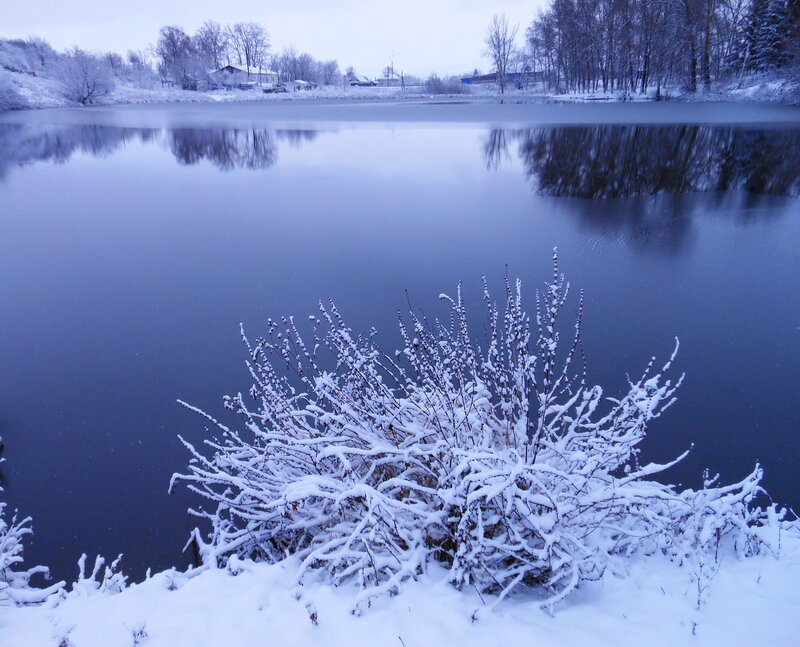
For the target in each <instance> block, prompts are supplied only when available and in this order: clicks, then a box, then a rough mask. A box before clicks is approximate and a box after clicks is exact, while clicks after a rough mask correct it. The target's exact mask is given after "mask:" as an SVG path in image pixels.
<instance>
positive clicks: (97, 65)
mask: <svg viewBox="0 0 800 647" xmlns="http://www.w3.org/2000/svg"><path fill="white" fill-rule="evenodd" d="M60 80H61V82H62V83H63V84H64V94H65V96H66V97H67V98H68V99H72V100H73V101H78V102H80V103H83V104H87V103H94V102H95V101H97V100H98V99H100V98H101V97H104V96H106V95H107V94H109V93H110V92H111V91H112V90H113V89H114V77H113V75H112V74H111V69H110V68H109V66H108V64H107V63H106V62H105V61H103V60H101V59H99V58H98V57H96V56H92V55H91V54H89V53H87V52H84V51H83V50H82V49H78V48H77V47H75V48H73V49H71V50H69V51H68V52H67V53H66V54H65V55H64V57H63V58H62V60H61V66H60Z"/></svg>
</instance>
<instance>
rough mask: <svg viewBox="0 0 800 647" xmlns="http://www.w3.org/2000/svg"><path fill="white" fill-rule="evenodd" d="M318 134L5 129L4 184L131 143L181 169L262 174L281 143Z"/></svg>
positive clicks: (0, 145)
mask: <svg viewBox="0 0 800 647" xmlns="http://www.w3.org/2000/svg"><path fill="white" fill-rule="evenodd" d="M316 136H317V132H316V131H313V130H277V131H270V130H266V129H263V128H250V129H231V128H179V129H171V130H161V129H154V128H119V127H114V126H94V125H84V126H68V127H62V128H37V127H35V126H29V125H20V124H0V179H3V178H4V177H5V176H6V175H7V173H8V171H9V169H10V168H13V167H19V166H27V165H29V164H33V163H35V162H44V161H50V162H55V163H64V162H67V161H69V159H70V158H71V157H72V156H73V155H75V154H76V153H85V154H89V155H92V156H93V157H99V156H105V155H110V154H112V153H114V152H115V151H117V150H118V149H120V148H123V147H124V146H125V145H126V144H127V143H128V142H134V141H138V142H144V143H155V144H158V145H160V146H162V147H163V148H165V149H166V150H168V151H170V152H171V153H172V154H173V155H174V157H175V159H176V160H177V161H178V163H179V164H182V165H185V166H191V165H195V164H198V163H200V162H202V161H208V162H210V163H211V164H213V165H214V166H215V167H216V168H218V169H220V170H221V171H231V170H234V169H252V170H263V169H267V168H270V167H271V166H273V165H274V164H275V163H276V162H277V160H278V142H280V141H285V142H286V143H288V144H289V145H290V146H291V147H292V148H298V147H299V146H301V145H302V144H304V143H307V142H310V141H313V140H314V139H315V138H316Z"/></svg>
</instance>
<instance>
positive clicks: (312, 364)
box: [173, 253, 777, 605]
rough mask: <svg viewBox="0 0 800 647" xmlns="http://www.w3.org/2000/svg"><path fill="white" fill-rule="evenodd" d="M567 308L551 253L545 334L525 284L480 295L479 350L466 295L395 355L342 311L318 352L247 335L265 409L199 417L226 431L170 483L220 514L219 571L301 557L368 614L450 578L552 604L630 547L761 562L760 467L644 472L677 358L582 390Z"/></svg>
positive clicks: (319, 330)
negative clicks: (672, 477) (726, 551)
mask: <svg viewBox="0 0 800 647" xmlns="http://www.w3.org/2000/svg"><path fill="white" fill-rule="evenodd" d="M567 293H568V284H567V283H566V282H565V279H564V277H563V275H560V274H559V272H558V263H557V255H556V254H555V253H554V276H553V279H552V282H550V283H547V284H546V285H545V288H544V290H543V291H542V292H541V293H538V294H537V298H536V313H535V317H534V319H533V321H531V318H530V316H529V315H528V314H527V313H526V312H525V310H524V309H523V306H522V297H521V287H520V283H519V282H517V283H516V284H510V283H508V282H507V284H506V299H507V302H506V307H505V311H504V312H501V311H500V310H499V309H498V307H497V305H496V304H495V303H494V302H492V300H491V297H490V295H489V293H488V290H486V289H485V301H486V305H487V310H488V327H487V331H488V332H487V339H486V343H485V344H484V345H483V346H481V345H479V344H476V343H474V342H473V340H472V338H471V336H470V331H469V326H468V319H467V313H466V310H465V306H464V304H463V302H462V299H461V294H460V289H459V292H458V295H457V297H456V298H455V299H451V298H450V297H447V296H445V295H442V299H444V300H446V301H447V302H448V303H449V308H450V318H449V322H447V323H442V322H439V321H435V322H429V321H426V320H424V319H421V318H419V317H418V316H416V315H415V314H413V313H411V314H410V320H409V321H408V322H403V321H402V320H401V323H400V333H401V337H402V342H403V348H402V350H401V351H398V353H396V354H394V355H391V354H386V353H384V352H382V351H381V350H380V349H379V348H378V347H377V345H376V343H375V341H374V333H372V334H370V335H367V336H355V335H354V334H353V332H352V331H351V330H350V329H349V328H348V327H347V326H346V324H345V322H344V321H343V319H342V317H341V315H340V313H339V312H338V310H337V309H336V307H335V306H334V305H333V304H330V305H322V304H321V305H320V313H321V316H320V317H319V318H318V317H312V318H311V319H312V322H313V327H314V332H313V335H312V337H311V340H310V342H307V341H304V338H303V336H302V335H301V333H300V331H299V327H298V326H297V325H296V323H295V321H294V319H292V318H289V319H285V320H283V321H282V323H280V324H279V323H277V322H275V321H272V320H270V321H269V334H268V336H267V337H266V338H263V339H259V340H257V341H256V342H255V343H254V344H251V343H250V342H249V341H248V340H247V338H246V337H244V333H243V337H244V340H245V343H246V344H247V349H248V352H249V361H248V367H249V370H250V374H251V376H252V379H253V382H254V384H253V387H252V389H251V392H250V398H246V397H244V396H242V395H241V394H239V395H237V396H235V397H230V398H226V407H227V408H229V409H230V410H232V411H234V412H236V413H237V414H239V415H240V416H241V418H242V422H243V425H242V428H241V429H240V430H236V429H232V428H229V427H227V426H225V425H224V424H222V423H221V422H218V421H216V420H215V419H214V418H212V417H211V416H209V415H207V414H205V413H203V412H202V411H200V410H198V409H194V408H193V407H189V408H190V409H194V410H195V411H198V413H201V414H202V415H204V416H205V417H206V418H207V420H209V421H210V422H212V423H213V424H214V425H215V426H216V429H217V431H216V435H215V437H213V438H212V439H209V440H207V441H206V445H207V447H208V450H209V451H208V452H203V451H201V450H200V449H196V448H195V447H193V446H192V445H191V444H189V443H185V444H186V446H187V448H188V449H189V451H190V452H191V454H192V459H191V461H190V464H189V470H188V474H185V475H176V476H175V477H173V485H174V483H175V482H176V481H186V482H188V485H189V487H190V489H192V490H193V491H194V492H197V493H199V494H200V495H202V496H204V497H205V498H206V499H208V500H209V501H210V502H211V503H212V504H213V507H214V509H212V510H208V511H203V510H196V511H193V512H194V514H196V515H198V516H200V517H204V518H206V519H208V520H209V521H210V522H211V532H210V536H209V539H208V541H206V540H204V539H203V537H202V536H201V535H200V533H199V532H198V531H195V533H194V539H195V541H196V542H197V544H198V547H199V550H200V553H201V556H202V557H203V560H204V562H205V564H207V565H209V566H216V565H221V564H224V563H225V561H226V560H227V559H229V558H230V556H234V555H235V556H237V557H244V558H256V559H265V560H270V561H279V560H282V559H284V558H285V557H286V556H288V555H294V556H297V557H299V558H300V559H301V564H302V565H301V568H300V572H299V574H298V577H302V576H303V574H304V573H307V572H309V571H312V570H313V571H317V572H319V573H322V574H323V575H324V576H325V577H326V578H327V579H329V580H330V581H331V582H333V583H337V584H338V583H341V582H344V581H347V580H353V581H356V582H359V583H360V584H361V586H362V589H363V590H362V592H361V593H360V597H359V599H358V601H357V605H358V604H361V603H363V602H365V601H368V600H369V599H370V598H371V597H372V596H375V595H379V594H382V593H393V592H395V591H396V590H397V588H398V586H399V585H400V584H401V583H402V582H403V581H404V580H406V579H407V578H413V577H415V576H416V575H417V574H419V573H421V572H423V571H425V570H426V568H427V567H428V566H429V565H430V564H432V563H436V564H439V565H441V566H443V567H445V568H446V569H448V571H449V579H450V581H451V582H452V583H453V584H454V585H455V586H457V587H467V586H469V587H475V588H476V589H477V590H478V591H480V592H482V593H483V592H488V593H494V594H496V595H497V597H496V598H495V599H496V601H499V600H501V599H502V598H503V597H505V595H507V594H508V593H510V592H512V591H515V590H517V589H519V588H521V587H533V586H535V587H537V589H538V590H540V591H541V592H543V593H544V595H545V597H544V600H543V604H548V605H552V604H553V603H555V602H556V601H558V600H560V599H561V598H563V597H564V596H566V595H567V594H569V593H570V592H571V591H573V590H574V589H575V588H576V587H577V586H578V584H579V583H580V582H581V581H582V580H587V579H596V578H598V577H600V576H601V575H602V573H603V572H604V571H605V570H606V569H607V568H608V567H614V566H615V564H616V563H617V562H618V561H619V560H620V558H625V557H627V556H629V555H630V554H632V553H633V552H643V553H648V554H649V553H654V552H657V551H658V552H664V553H666V554H669V555H670V556H671V557H673V558H674V559H676V560H677V561H679V562H680V561H690V560H695V562H696V563H697V564H700V565H703V564H712V563H715V560H716V559H717V551H718V549H719V543H720V542H721V541H722V540H723V539H724V538H730V539H732V540H733V542H734V544H735V545H736V547H737V548H738V550H739V552H740V554H743V555H747V554H751V553H754V552H757V551H759V550H761V548H762V547H763V546H764V545H765V543H766V542H768V539H767V538H766V537H765V536H764V535H763V533H762V532H761V530H762V529H761V528H759V526H760V525H761V524H763V523H765V522H766V521H767V519H768V517H770V518H772V517H775V514H776V511H775V509H774V508H770V509H768V510H763V509H760V508H756V507H754V506H753V505H752V499H753V498H754V497H755V496H756V495H758V494H759V493H760V492H761V490H760V487H759V480H760V477H761V471H760V469H759V468H756V470H755V471H754V472H753V474H751V475H750V476H749V477H748V478H747V479H745V480H744V481H742V482H741V483H738V484H735V485H733V486H728V487H714V485H713V483H711V482H710V481H709V482H707V483H706V487H704V489H702V490H699V491H693V490H686V491H684V492H678V491H676V489H675V488H674V487H673V486H670V485H664V484H662V483H660V482H658V481H655V480H653V479H652V477H653V476H655V475H656V474H659V473H660V472H663V471H664V470H665V469H667V468H668V467H670V466H671V465H673V464H674V463H676V462H677V461H678V460H680V459H681V458H683V456H681V457H678V458H677V459H676V460H675V461H673V462H671V463H669V464H666V465H659V464H652V463H651V464H642V463H641V462H640V460H639V449H638V445H639V443H640V442H641V441H642V440H643V438H644V436H645V432H646V429H647V424H648V423H649V422H650V421H651V420H653V419H654V418H657V417H659V416H660V415H661V413H662V412H663V411H664V410H665V409H666V408H667V407H668V406H669V405H670V404H671V403H672V402H673V399H674V397H673V396H674V393H675V390H676V389H677V388H678V386H679V385H680V382H681V380H682V378H681V377H679V378H677V379H674V378H670V377H666V376H665V373H666V371H667V370H668V369H669V366H670V364H671V362H672V359H670V361H668V362H667V363H666V364H665V365H664V366H663V368H662V369H661V370H655V369H654V366H655V364H654V361H651V362H650V364H649V365H648V366H647V367H646V369H645V370H644V372H643V373H642V375H641V376H640V377H639V378H638V379H635V380H628V385H627V387H626V388H627V392H626V393H624V394H623V395H622V396H621V397H619V398H609V397H605V396H604V392H603V389H602V388H601V387H599V386H590V385H589V384H587V383H586V380H585V373H584V371H582V370H580V369H579V368H577V365H578V364H581V362H579V359H580V358H581V356H582V353H581V345H580V336H581V318H582V311H583V305H582V304H583V299H582V297H581V299H580V305H579V307H578V311H577V312H578V314H577V320H576V322H575V324H574V328H573V330H572V333H571V334H570V337H571V339H569V341H568V344H567V347H566V348H565V349H562V348H561V342H562V334H561V333H560V332H559V322H558V319H559V315H560V313H561V312H562V310H563V308H564V306H565V302H566V299H567ZM325 351H330V354H331V355H332V358H333V360H334V361H331V359H330V358H326V354H327V353H326V352H325ZM676 351H677V347H676ZM326 362H327V363H326ZM250 399H252V400H254V402H255V406H251V405H250V404H248V402H249V400H250ZM186 406H189V405H186ZM684 455H685V454H684ZM775 518H776V519H777V517H775ZM776 522H777V521H776ZM695 562H693V563H695ZM701 570H702V569H701ZM707 572H708V569H705V570H703V573H707Z"/></svg>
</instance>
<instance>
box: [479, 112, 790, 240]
mask: <svg viewBox="0 0 800 647" xmlns="http://www.w3.org/2000/svg"><path fill="white" fill-rule="evenodd" d="M513 143H516V144H517V145H518V148H517V152H518V155H519V158H520V160H521V162H522V165H523V168H524V171H525V174H526V176H527V177H528V178H529V180H530V181H531V182H532V183H533V185H534V186H535V187H536V191H537V193H539V194H540V195H545V196H552V197H558V198H564V199H566V202H564V203H562V205H561V206H562V207H563V210H564V211H565V212H568V213H569V214H571V215H572V216H577V217H578V218H579V221H580V223H581V225H583V226H585V227H587V228H589V229H590V230H592V231H593V232H595V234H596V235H595V236H593V237H592V238H591V239H590V244H597V243H598V242H599V241H600V240H602V239H612V240H615V241H619V242H622V243H624V244H626V245H630V246H631V247H634V248H637V249H642V250H646V251H653V252H660V253H668V254H673V253H677V252H679V251H681V250H683V249H684V248H685V246H686V244H687V242H688V241H689V240H690V238H691V234H692V222H693V220H694V218H695V217H696V216H698V215H701V214H712V213H721V214H726V216H727V217H731V218H737V219H739V220H740V221H742V222H747V221H751V220H757V219H765V218H770V217H775V216H777V215H779V214H782V213H785V211H786V204H787V203H786V198H790V199H791V198H797V197H798V196H800V129H789V130H778V129H774V130H764V129H762V130H756V129H750V128H731V127H713V126H592V127H568V128H540V129H526V130H513V131H511V130H508V131H504V130H493V131H491V132H489V133H488V134H487V135H486V137H485V138H484V140H483V146H482V150H483V157H484V162H485V164H486V167H487V168H488V169H490V170H495V169H497V168H499V167H500V166H501V165H502V163H503V161H504V160H505V159H510V154H509V149H510V148H511V146H512V144H513Z"/></svg>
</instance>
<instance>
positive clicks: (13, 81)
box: [0, 70, 800, 108]
mask: <svg viewBox="0 0 800 647" xmlns="http://www.w3.org/2000/svg"><path fill="white" fill-rule="evenodd" d="M0 75H2V78H0V86H2V85H4V84H5V85H6V86H10V87H11V88H13V89H14V90H15V91H16V93H17V94H18V95H19V97H20V98H21V99H22V102H23V104H24V105H25V106H27V107H29V108H61V107H67V106H74V105H77V104H75V103H74V102H72V101H70V100H68V99H66V98H65V97H64V96H63V88H62V87H61V85H60V84H59V83H58V82H57V81H52V80H49V79H45V78H41V77H36V76H30V75H27V74H17V73H13V72H9V71H6V70H0ZM745 81H746V82H743V83H737V84H733V85H729V86H723V85H718V86H717V87H715V88H714V90H713V91H712V92H710V93H705V92H700V93H698V94H694V95H692V94H687V93H686V92H684V91H683V90H681V89H679V88H666V89H664V91H663V92H662V96H664V97H665V98H668V99H675V100H681V101H748V102H753V101H757V102H777V103H795V102H797V101H798V97H800V87H798V84H797V83H794V82H792V81H789V80H786V79H779V80H775V79H764V78H753V79H750V80H745ZM489 97H498V98H499V97H500V93H499V91H498V89H497V88H496V87H495V86H488V85H487V86H470V87H469V88H468V89H467V91H466V92H465V93H464V94H454V95H441V94H437V95H431V94H429V93H426V91H425V87H424V86H410V87H407V88H402V89H401V88H382V87H342V86H322V87H319V88H317V89H314V90H310V91H303V92H288V93H278V94H264V93H263V92H259V91H253V90H214V91H210V92H192V91H187V90H177V89H172V88H156V89H144V88H136V87H131V86H126V85H118V86H117V87H116V88H115V89H114V91H113V92H112V93H111V94H110V95H109V96H107V97H103V98H102V99H100V100H99V101H98V103H100V104H105V105H118V104H142V103H174V102H182V103H208V102H234V101H235V102H242V101H266V102H284V101H302V100H304V101H308V100H315V99H316V100H318V99H339V100H347V99H360V100H363V99H380V100H391V99H403V98H406V99H419V98H427V99H470V98H489ZM503 98H505V99H507V100H511V101H514V100H527V101H531V100H532V101H541V102H557V103H596V102H601V103H603V102H619V101H652V100H654V98H655V90H651V91H650V92H649V93H646V94H638V93H634V94H623V93H621V92H618V91H610V92H601V91H598V92H569V93H556V92H552V91H549V90H544V89H543V88H540V87H539V88H530V89H525V90H517V89H514V88H511V89H508V90H507V92H506V93H505V95H504V96H503Z"/></svg>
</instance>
